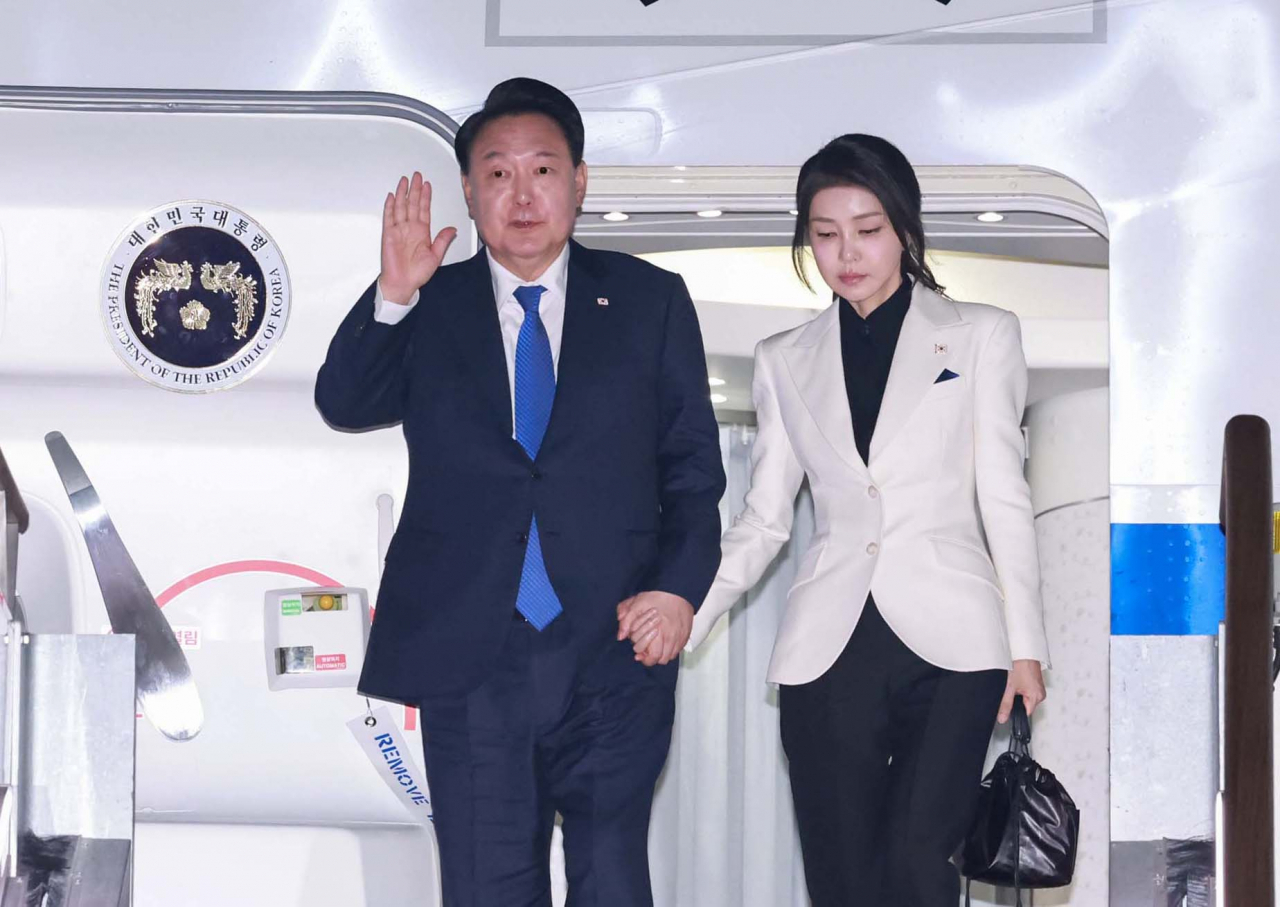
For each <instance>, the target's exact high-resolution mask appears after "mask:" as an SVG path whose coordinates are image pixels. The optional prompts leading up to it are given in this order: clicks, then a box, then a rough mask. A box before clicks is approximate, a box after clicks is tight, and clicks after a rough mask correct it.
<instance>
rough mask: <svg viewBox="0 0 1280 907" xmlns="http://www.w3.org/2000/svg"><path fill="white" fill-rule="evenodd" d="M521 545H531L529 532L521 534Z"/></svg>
mask: <svg viewBox="0 0 1280 907" xmlns="http://www.w3.org/2000/svg"><path fill="white" fill-rule="evenodd" d="M520 544H521V545H527V544H529V533H527V532H522V533H520Z"/></svg>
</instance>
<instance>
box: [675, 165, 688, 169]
mask: <svg viewBox="0 0 1280 907" xmlns="http://www.w3.org/2000/svg"><path fill="white" fill-rule="evenodd" d="M676 169H677V170H688V169H689V168H688V167H686V166H684V164H676Z"/></svg>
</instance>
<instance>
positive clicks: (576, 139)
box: [453, 77, 583, 174]
mask: <svg viewBox="0 0 1280 907" xmlns="http://www.w3.org/2000/svg"><path fill="white" fill-rule="evenodd" d="M524 113H537V114H541V115H542V116H544V117H547V118H548V119H550V120H551V122H553V123H555V124H556V125H557V126H559V127H560V131H561V132H563V133H564V140H565V141H566V142H567V143H568V145H569V154H570V156H571V157H572V158H573V166H575V167H576V166H578V165H579V164H581V163H582V146H583V128H582V114H581V113H579V112H578V107H577V105H576V104H574V103H573V101H572V100H570V99H569V96H568V95H567V94H565V93H564V92H563V91H561V90H560V89H559V88H556V87H555V86H554V85H548V84H547V83H546V82H539V81H538V80H537V79H526V78H523V77H521V78H515V79H507V80H506V81H505V82H500V83H498V84H497V85H495V86H494V87H493V90H492V91H490V92H489V97H487V98H485V99H484V107H482V108H480V110H478V111H477V112H476V113H473V114H472V115H471V116H469V117H467V121H466V122H465V123H463V124H462V128H461V129H459V130H458V136H457V138H455V139H454V142H453V152H454V154H455V155H457V158H458V166H459V167H461V168H462V172H463V173H464V174H465V173H468V172H470V170H471V146H472V145H474V144H475V141H476V136H478V135H479V134H480V131H481V130H482V129H484V127H486V126H488V125H489V124H490V123H492V122H493V121H494V120H500V119H502V118H503V117H511V116H519V115H520V114H524Z"/></svg>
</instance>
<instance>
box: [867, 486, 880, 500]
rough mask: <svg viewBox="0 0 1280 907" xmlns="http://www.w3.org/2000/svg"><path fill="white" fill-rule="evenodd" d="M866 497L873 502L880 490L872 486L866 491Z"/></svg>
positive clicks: (878, 495)
mask: <svg viewBox="0 0 1280 907" xmlns="http://www.w3.org/2000/svg"><path fill="white" fill-rule="evenodd" d="M867 497H869V498H871V499H872V500H873V501H874V500H875V499H876V498H878V497H880V489H879V488H876V486H874V485H872V486H871V487H870V488H868V489H867Z"/></svg>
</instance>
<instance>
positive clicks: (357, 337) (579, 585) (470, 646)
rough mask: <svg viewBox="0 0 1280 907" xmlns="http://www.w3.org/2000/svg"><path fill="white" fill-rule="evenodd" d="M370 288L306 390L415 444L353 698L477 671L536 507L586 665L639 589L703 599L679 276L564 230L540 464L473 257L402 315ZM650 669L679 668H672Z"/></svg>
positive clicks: (703, 408)
mask: <svg viewBox="0 0 1280 907" xmlns="http://www.w3.org/2000/svg"><path fill="white" fill-rule="evenodd" d="M374 290H375V288H374V287H372V286H371V287H370V288H369V289H368V290H367V291H366V292H365V294H364V295H363V296H362V297H361V298H360V301H359V302H357V303H356V305H355V308H353V309H352V310H351V312H350V314H348V315H347V317H346V319H345V320H344V321H343V323H342V326H341V327H340V328H339V329H338V332H337V334H336V336H335V337H334V338H333V342H332V343H331V344H330V346H329V353H328V356H327V358H326V359H325V363H324V365H323V366H322V367H321V369H320V372H319V375H318V377H317V379H316V394H315V399H316V405H317V407H318V408H319V410H320V412H321V414H322V415H323V416H324V417H325V419H326V420H328V422H329V423H330V424H331V425H334V426H335V427H339V428H344V429H354V430H362V429H369V428H377V427H380V426H386V425H391V424H394V423H397V422H399V423H402V425H403V430H404V436H405V441H406V443H407V445H408V450H409V484H408V490H407V493H406V497H405V502H404V507H403V510H402V516H401V520H400V524H399V526H398V527H397V529H396V533H395V536H394V537H393V538H392V540H391V546H390V548H389V550H388V551H387V558H386V566H385V570H384V573H383V577H382V585H381V588H380V590H379V593H378V606H377V617H376V619H375V620H374V623H373V629H372V633H371V635H370V639H369V647H368V651H367V653H366V656H365V663H364V670H363V672H362V674H361V677H360V690H361V692H363V693H364V694H366V695H369V696H375V697H378V698H381V699H391V700H395V701H400V702H421V701H423V700H425V699H429V698H435V697H440V696H456V695H462V694H465V693H467V692H469V691H470V690H472V689H474V688H475V687H477V686H478V685H480V684H481V683H483V682H484V680H485V679H486V678H487V677H488V675H489V673H490V672H491V670H492V667H493V665H494V662H495V659H496V658H497V656H498V653H499V650H500V649H501V647H502V644H503V641H504V639H505V637H506V634H507V633H508V632H509V631H510V629H511V627H512V613H513V610H514V608H515V600H516V591H517V589H518V586H519V582H520V571H521V566H522V564H523V561H524V551H525V547H526V533H527V532H528V530H529V525H530V522H531V520H532V517H533V515H534V513H535V512H536V513H537V516H538V530H539V534H540V536H541V539H542V548H543V555H544V558H545V562H546V566H547V573H548V575H549V576H550V577H551V583H552V585H553V586H554V587H555V590H556V592H557V593H558V595H559V597H560V600H561V603H562V604H563V606H564V613H563V614H562V615H560V616H559V617H558V618H557V621H564V622H566V625H567V630H568V632H569V633H570V634H571V639H572V640H573V646H572V648H573V651H574V653H575V655H574V657H575V658H576V659H578V661H579V662H586V661H589V660H590V659H591V658H593V657H595V656H596V655H598V654H599V653H601V652H603V651H604V647H605V646H607V645H611V644H612V645H618V643H616V642H615V641H614V640H615V637H616V635H617V614H616V607H617V605H618V603H619V602H621V601H622V600H623V599H625V598H627V597H629V596H631V595H633V594H635V593H637V592H642V591H647V590H659V591H664V592H672V593H675V594H677V595H680V596H682V597H684V598H685V599H687V600H688V601H689V602H690V603H692V604H693V606H694V607H695V608H697V607H699V606H700V605H701V603H702V599H703V597H704V596H705V595H706V593H707V590H708V589H709V588H710V585H711V581H712V579H713V578H714V577H715V573H716V569H717V568H718V566H719V563H720V518H719V510H718V508H719V501H720V497H721V495H722V494H723V492H724V487H725V479H724V470H723V468H722V466H721V460H720V448H719V441H718V431H717V428H716V421H715V415H714V413H713V412H712V408H711V402H710V397H709V393H708V386H707V370H706V358H705V355H704V353H703V346H702V336H701V333H700V331H699V329H698V320H697V315H696V314H695V312H694V308H693V303H692V301H691V300H690V298H689V292H688V290H687V289H686V288H685V285H684V281H683V280H682V279H681V278H680V276H679V275H677V274H672V273H670V272H668V271H664V270H662V269H660V268H657V267H655V266H653V265H650V264H648V263H646V262H644V261H641V260H639V259H637V258H633V257H632V256H629V255H623V254H619V253H615V252H603V251H598V250H591V249H587V248H585V247H583V246H581V245H578V244H577V243H576V242H573V243H571V249H570V253H569V277H568V286H567V292H566V299H565V319H564V332H563V335H562V338H561V345H560V359H559V367H558V374H557V382H556V397H555V405H554V408H553V409H552V412H551V421H550V423H549V425H548V427H547V433H546V436H545V438H544V440H543V442H542V447H541V449H540V450H539V453H538V456H537V459H536V460H532V461H531V460H530V459H529V457H528V456H527V455H526V454H525V452H524V449H523V448H522V447H521V446H520V445H519V444H518V443H517V442H516V441H515V440H514V439H513V437H512V425H511V400H510V390H509V387H508V376H507V366H506V357H505V354H504V351H503V345H502V335H501V329H500V327H499V323H498V312H497V305H496V303H495V300H494V298H493V286H492V281H491V278H490V272H489V265H488V261H487V259H486V255H485V252H484V251H483V250H482V251H481V252H480V253H479V254H477V255H475V256H474V257H473V258H471V259H470V260H468V261H465V262H461V263H459V264H454V265H448V266H446V267H443V268H441V269H440V270H439V271H437V272H436V274H435V275H434V276H433V277H432V278H431V280H430V281H429V282H428V283H427V285H426V286H424V287H423V288H422V293H421V297H420V299H419V302H418V304H417V305H416V306H415V307H414V308H413V310H412V311H411V312H410V313H409V314H408V316H407V317H406V318H405V320H404V321H402V322H401V323H399V324H396V325H386V324H382V323H380V322H377V321H375V320H374V317H373V300H374ZM601 300H607V303H608V304H607V305H605V304H603V303H602V302H601ZM561 632H564V630H561ZM575 670H576V668H575ZM659 673H660V674H661V675H662V676H663V677H665V678H667V679H669V681H670V682H674V676H675V665H674V664H672V665H670V666H669V669H668V670H666V671H660V672H659Z"/></svg>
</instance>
